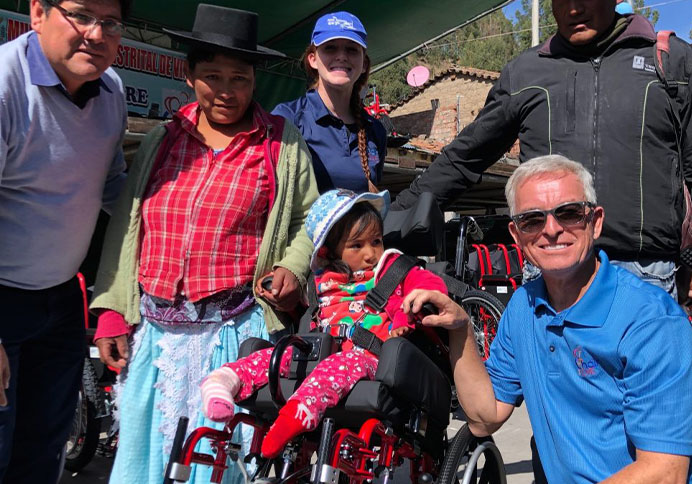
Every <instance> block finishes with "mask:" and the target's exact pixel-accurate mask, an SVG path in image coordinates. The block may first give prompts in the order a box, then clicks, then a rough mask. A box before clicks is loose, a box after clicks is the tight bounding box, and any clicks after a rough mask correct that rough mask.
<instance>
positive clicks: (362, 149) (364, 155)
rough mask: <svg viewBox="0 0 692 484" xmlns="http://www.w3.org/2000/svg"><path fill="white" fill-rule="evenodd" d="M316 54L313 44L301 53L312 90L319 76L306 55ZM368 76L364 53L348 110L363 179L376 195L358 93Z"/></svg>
mask: <svg viewBox="0 0 692 484" xmlns="http://www.w3.org/2000/svg"><path fill="white" fill-rule="evenodd" d="M316 52H317V47H316V46H315V44H310V45H309V46H308V48H307V49H305V52H303V57H302V61H303V69H304V70H305V74H306V76H307V78H308V88H309V89H314V88H316V87H317V83H318V82H319V74H318V73H317V69H314V68H313V67H312V66H311V65H310V62H309V61H308V55H309V54H314V53H316ZM369 76H370V57H368V54H367V52H366V53H365V70H364V71H363V73H362V74H361V75H360V77H358V79H357V80H356V82H355V84H354V85H353V90H352V91H351V99H350V100H349V109H350V111H351V113H353V116H354V117H355V119H356V127H357V128H358V154H359V155H360V163H361V167H362V168H363V174H364V175H365V179H366V180H367V181H368V190H369V191H371V192H373V193H377V192H378V191H379V190H378V189H377V187H376V186H375V184H374V183H373V182H372V180H371V179H370V165H369V163H368V137H367V134H366V132H365V109H364V108H363V103H362V101H361V99H360V91H361V89H363V87H365V86H366V85H367V83H368V77H369Z"/></svg>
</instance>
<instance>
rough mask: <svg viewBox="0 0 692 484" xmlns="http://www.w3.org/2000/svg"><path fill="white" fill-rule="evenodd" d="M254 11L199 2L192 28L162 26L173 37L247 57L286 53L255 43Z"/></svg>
mask: <svg viewBox="0 0 692 484" xmlns="http://www.w3.org/2000/svg"><path fill="white" fill-rule="evenodd" d="M257 19H258V15H257V14H256V13H255V12H248V11H247V10H238V9H235V8H228V7H220V6H218V5H209V4H206V3H200V4H199V5H198V6H197V14H196V15H195V23H194V25H193V26H192V32H186V31H180V30H169V29H163V30H164V32H166V33H167V34H168V35H169V36H170V37H171V38H172V39H174V40H177V41H178V42H180V43H183V44H187V45H190V46H194V47H202V48H206V49H212V50H221V51H226V52H228V53H229V54H231V55H235V56H238V57H240V58H243V59H249V60H265V59H279V58H284V57H286V56H285V55H284V54H282V53H281V52H279V51H277V50H273V49H268V48H266V47H262V46H261V45H257Z"/></svg>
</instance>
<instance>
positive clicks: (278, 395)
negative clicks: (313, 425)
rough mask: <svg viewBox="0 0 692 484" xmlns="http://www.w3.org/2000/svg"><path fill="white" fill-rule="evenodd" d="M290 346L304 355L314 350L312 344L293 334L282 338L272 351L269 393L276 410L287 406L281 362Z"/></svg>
mask: <svg viewBox="0 0 692 484" xmlns="http://www.w3.org/2000/svg"><path fill="white" fill-rule="evenodd" d="M289 346H295V347H296V348H298V350H300V351H301V352H303V353H309V352H310V351H311V350H312V344H311V343H309V342H308V341H306V340H304V339H303V338H301V337H300V336H298V335H295V334H291V335H288V336H284V337H283V338H281V339H280V340H279V341H278V342H277V343H276V346H274V350H273V351H272V357H271V359H270V360H269V382H268V383H269V393H270V394H271V396H272V401H273V402H274V405H275V406H276V408H278V409H280V408H281V407H283V406H284V405H286V399H285V398H284V395H283V392H282V390H281V382H280V379H281V360H282V358H283V355H284V352H285V351H286V348H288V347H289Z"/></svg>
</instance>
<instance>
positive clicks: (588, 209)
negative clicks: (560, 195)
mask: <svg viewBox="0 0 692 484" xmlns="http://www.w3.org/2000/svg"><path fill="white" fill-rule="evenodd" d="M594 207H595V205H594V204H593V203H591V202H567V203H563V204H562V205H558V206H557V207H555V208H553V209H550V210H529V211H527V212H523V213H519V214H517V215H513V216H512V221H513V222H514V225H515V226H516V227H517V229H519V231H520V232H524V233H525V234H536V233H538V232H540V231H541V230H543V227H545V224H546V222H547V221H548V215H552V216H553V217H554V218H555V220H556V221H557V223H559V224H560V225H562V226H563V227H573V226H575V225H580V224H583V223H584V221H586V220H590V219H591V217H592V216H593V213H594V212H593V209H594Z"/></svg>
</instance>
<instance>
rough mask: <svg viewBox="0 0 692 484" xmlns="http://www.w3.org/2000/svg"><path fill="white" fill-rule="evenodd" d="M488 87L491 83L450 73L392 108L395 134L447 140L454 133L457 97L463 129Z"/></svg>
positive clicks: (476, 110) (482, 100) (474, 115)
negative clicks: (437, 104)
mask: <svg viewBox="0 0 692 484" xmlns="http://www.w3.org/2000/svg"><path fill="white" fill-rule="evenodd" d="M492 85H493V81H490V80H487V79H481V78H478V77H475V76H470V75H467V74H461V73H450V74H449V75H447V76H446V77H444V78H443V79H440V80H439V81H437V82H434V83H433V84H431V85H430V86H428V87H426V88H425V89H424V90H423V91H422V92H420V93H418V94H417V95H415V96H414V97H412V98H411V99H409V100H408V101H406V102H404V103H403V104H402V105H401V106H397V107H395V108H393V109H392V110H391V111H390V116H391V118H392V121H393V122H394V125H395V126H396V129H397V130H398V131H399V132H402V133H411V134H413V135H416V136H419V135H424V136H427V137H430V138H432V139H437V140H442V141H451V140H452V138H454V136H455V135H456V133H457V129H456V114H457V113H456V108H457V95H459V104H460V106H461V109H460V113H459V117H460V123H461V128H462V129H463V128H464V126H466V125H467V124H469V123H470V122H471V121H473V120H474V119H475V118H476V116H477V115H478V112H479V111H480V109H481V108H482V107H483V105H484V104H485V98H486V97H487V95H488V91H489V90H490V88H491V87H492ZM433 99H438V100H439V107H438V109H437V110H436V111H433V109H432V105H431V100H433Z"/></svg>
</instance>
